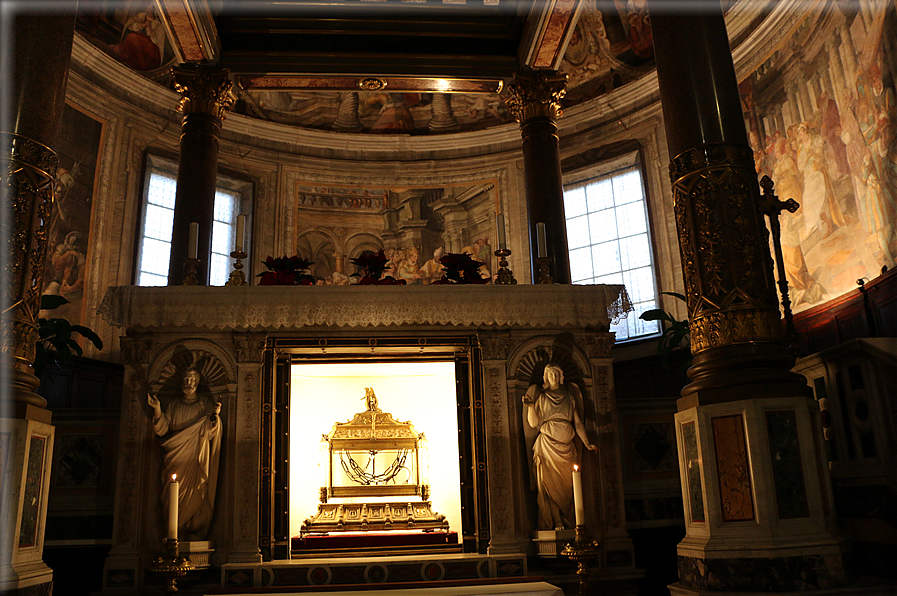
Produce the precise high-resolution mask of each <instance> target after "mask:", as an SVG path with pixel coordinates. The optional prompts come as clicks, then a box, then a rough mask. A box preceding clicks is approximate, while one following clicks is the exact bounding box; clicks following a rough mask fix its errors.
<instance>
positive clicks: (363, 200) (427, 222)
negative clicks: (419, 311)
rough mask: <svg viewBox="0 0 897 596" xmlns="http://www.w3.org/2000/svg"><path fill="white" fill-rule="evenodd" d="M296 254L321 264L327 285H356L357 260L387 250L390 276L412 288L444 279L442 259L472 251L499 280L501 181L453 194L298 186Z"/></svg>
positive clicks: (317, 273) (449, 190)
mask: <svg viewBox="0 0 897 596" xmlns="http://www.w3.org/2000/svg"><path fill="white" fill-rule="evenodd" d="M294 197H295V208H296V221H297V222H298V226H297V230H298V231H297V235H296V241H295V246H296V252H297V253H298V254H299V256H301V257H304V258H306V259H308V260H310V261H313V262H314V265H312V268H311V274H312V275H314V277H315V278H316V280H317V283H318V284H320V285H349V284H351V283H354V282H355V281H356V280H355V279H354V278H353V277H352V274H353V273H355V271H356V270H355V267H354V266H353V265H352V264H351V259H353V258H355V257H357V256H359V255H360V254H361V253H362V252H363V251H365V250H370V251H374V252H377V251H380V250H383V251H384V253H385V254H386V256H387V258H388V259H389V262H388V263H387V269H386V275H391V276H393V277H395V278H396V279H403V280H405V282H406V283H407V284H410V285H428V284H430V283H432V282H434V281H436V280H438V279H440V278H441V277H442V266H441V265H440V264H439V259H440V258H441V257H442V256H443V255H444V254H446V253H450V252H452V253H460V252H466V253H468V254H470V255H472V256H473V258H474V259H476V260H478V261H481V262H483V263H484V264H485V265H484V266H483V267H481V268H480V274H481V275H482V276H483V277H484V278H492V277H493V276H494V274H495V273H496V267H495V264H496V263H497V259H496V257H495V255H494V250H495V249H494V247H493V246H492V244H493V243H492V238H494V236H495V231H494V228H495V226H496V223H495V221H496V220H495V213H496V212H497V204H496V192H495V182H494V181H490V182H481V183H476V184H467V185H463V186H452V187H446V188H388V189H387V188H382V187H381V188H375V187H341V188H340V187H329V186H322V185H313V184H305V183H302V182H297V183H296V184H295V186H294Z"/></svg>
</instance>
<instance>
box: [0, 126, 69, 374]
mask: <svg viewBox="0 0 897 596" xmlns="http://www.w3.org/2000/svg"><path fill="white" fill-rule="evenodd" d="M0 138H2V143H3V156H2V159H3V161H4V164H3V168H2V170H0V172H2V173H0V175H2V176H3V178H4V180H2V181H0V184H2V188H3V189H4V191H5V192H6V194H7V197H8V200H10V201H11V202H12V205H13V209H12V211H13V213H12V218H3V219H2V222H3V223H2V228H0V234H2V237H3V238H5V239H6V246H7V251H6V254H7V257H6V258H7V260H6V262H5V263H4V264H3V276H4V280H5V292H6V298H7V300H8V301H9V304H10V306H9V307H8V308H9V310H7V311H6V312H5V313H4V316H3V334H2V341H3V347H2V350H3V353H4V354H7V355H9V356H12V357H13V359H14V366H15V368H16V370H18V371H21V372H29V371H30V368H31V363H32V362H34V355H35V343H36V341H37V313H38V310H40V294H41V285H42V281H43V272H44V258H45V257H46V254H47V240H48V235H49V232H50V229H49V221H50V209H51V207H52V205H53V198H54V186H55V182H56V170H57V168H58V167H59V159H58V158H57V157H56V153H55V152H54V151H53V150H52V149H50V148H49V147H47V146H46V145H43V144H41V143H38V142H37V141H33V140H31V139H29V138H26V137H22V136H19V135H15V134H9V133H2V135H0ZM10 224H12V225H10Z"/></svg>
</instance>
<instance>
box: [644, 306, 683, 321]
mask: <svg viewBox="0 0 897 596" xmlns="http://www.w3.org/2000/svg"><path fill="white" fill-rule="evenodd" d="M638 318H640V319H641V320H643V321H670V322H671V323H673V322H675V319H673V317H671V316H670V314H669V313H668V312H666V311H665V310H662V309H660V308H652V309H651V310H646V311H645V312H643V313H642V314H640V315H639V317H638Z"/></svg>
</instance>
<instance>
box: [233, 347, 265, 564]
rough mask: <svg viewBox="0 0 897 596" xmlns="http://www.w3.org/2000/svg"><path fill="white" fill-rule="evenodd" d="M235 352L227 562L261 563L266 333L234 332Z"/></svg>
mask: <svg viewBox="0 0 897 596" xmlns="http://www.w3.org/2000/svg"><path fill="white" fill-rule="evenodd" d="M232 338H233V347H234V353H235V354H236V360H237V403H236V416H235V417H234V418H233V419H232V420H231V427H232V428H233V431H234V445H235V446H236V449H234V455H233V457H231V459H230V461H229V462H228V466H227V478H228V479H230V480H231V481H230V482H229V484H230V485H231V487H230V490H229V491H228V493H229V494H230V495H232V496H233V499H232V501H231V503H232V505H231V507H232V508H233V509H232V510H231V512H230V514H229V515H228V519H232V520H233V524H234V525H233V532H232V541H233V544H232V547H231V551H230V554H229V556H228V559H227V562H228V563H237V564H239V563H258V562H260V561H261V560H262V554H261V551H259V545H258V535H259V528H258V524H259V516H258V510H259V483H258V479H259V477H260V469H259V461H260V460H259V457H260V454H259V440H260V438H259V437H260V423H261V408H260V404H261V402H262V400H261V390H262V373H263V371H262V363H263V361H264V352H265V341H266V338H265V335H263V334H250V333H234V334H233V336H232Z"/></svg>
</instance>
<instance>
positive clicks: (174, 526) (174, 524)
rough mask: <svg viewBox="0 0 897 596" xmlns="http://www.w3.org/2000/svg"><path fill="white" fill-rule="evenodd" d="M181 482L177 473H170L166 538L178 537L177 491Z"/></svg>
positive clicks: (175, 538)
mask: <svg viewBox="0 0 897 596" xmlns="http://www.w3.org/2000/svg"><path fill="white" fill-rule="evenodd" d="M180 485H181V483H180V482H178V475H177V474H172V475H171V484H170V485H169V488H168V538H169V539H172V540H177V539H178V491H179V487H180Z"/></svg>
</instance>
